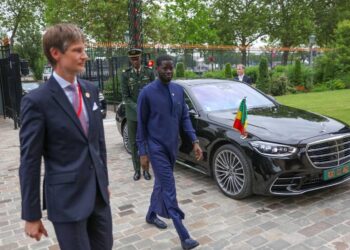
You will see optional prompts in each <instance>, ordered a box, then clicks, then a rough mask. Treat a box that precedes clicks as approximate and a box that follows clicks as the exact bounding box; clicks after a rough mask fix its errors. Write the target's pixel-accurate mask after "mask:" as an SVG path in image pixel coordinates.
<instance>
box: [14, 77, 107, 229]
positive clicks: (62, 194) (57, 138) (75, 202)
mask: <svg viewBox="0 0 350 250" xmlns="http://www.w3.org/2000/svg"><path fill="white" fill-rule="evenodd" d="M78 82H79V84H80V86H81V90H82V96H83V101H84V103H85V106H86V110H87V113H88V116H89V132H88V136H86V135H85V133H84V132H83V129H82V126H81V124H80V121H79V119H78V117H77V115H76V113H75V111H74V109H73V106H72V105H71V103H70V101H69V99H68V98H67V96H66V95H65V93H64V90H63V89H62V88H61V87H60V86H59V84H58V83H57V81H56V80H55V78H54V77H52V76H51V78H50V79H49V80H48V82H46V83H45V84H43V85H42V86H40V87H39V88H38V89H36V90H33V91H32V92H30V93H29V94H27V95H26V96H24V98H23V99H22V103H21V123H22V124H21V130H20V144H21V163H20V168H19V176H20V186H21V194H22V219H24V220H27V221H33V220H38V219H40V218H41V216H42V213H41V207H40V172H41V159H42V156H43V158H44V165H45V171H44V206H45V205H46V208H47V212H48V219H49V220H51V221H52V222H73V221H79V220H82V219H85V218H87V217H88V216H89V215H90V214H91V212H92V210H93V208H94V205H95V197H96V191H97V187H98V188H99V189H100V190H101V194H102V197H103V199H104V201H105V202H106V203H107V204H108V203H109V198H108V190H107V187H108V174H107V165H106V146H105V139H104V130H103V123H102V117H101V112H100V109H99V108H98V105H99V99H98V89H97V88H96V87H95V86H93V85H92V84H91V83H89V82H87V81H84V80H81V79H78Z"/></svg>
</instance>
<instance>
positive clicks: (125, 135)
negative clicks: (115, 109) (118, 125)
mask: <svg viewBox="0 0 350 250" xmlns="http://www.w3.org/2000/svg"><path fill="white" fill-rule="evenodd" d="M123 144H124V148H125V150H126V152H128V153H129V154H131V150H130V144H129V133H128V124H127V122H125V124H124V126H123Z"/></svg>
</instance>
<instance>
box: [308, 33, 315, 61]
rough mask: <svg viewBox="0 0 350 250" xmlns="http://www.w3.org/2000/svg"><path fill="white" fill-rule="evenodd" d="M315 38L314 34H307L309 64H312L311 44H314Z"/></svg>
mask: <svg viewBox="0 0 350 250" xmlns="http://www.w3.org/2000/svg"><path fill="white" fill-rule="evenodd" d="M315 40H316V36H315V35H313V34H312V35H310V36H309V48H310V62H309V65H310V66H312V59H313V58H312V57H313V53H312V46H313V45H314V44H315Z"/></svg>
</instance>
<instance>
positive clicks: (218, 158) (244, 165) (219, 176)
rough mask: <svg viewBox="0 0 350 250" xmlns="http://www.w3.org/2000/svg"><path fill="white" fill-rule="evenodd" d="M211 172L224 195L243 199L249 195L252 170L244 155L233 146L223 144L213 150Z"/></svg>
mask: <svg viewBox="0 0 350 250" xmlns="http://www.w3.org/2000/svg"><path fill="white" fill-rule="evenodd" d="M213 174H214V179H215V181H216V184H217V185H218V187H219V188H220V190H221V191H222V192H223V193H224V194H225V195H226V196H228V197H230V198H233V199H243V198H246V197H248V196H249V195H251V189H252V187H251V186H252V170H251V167H250V165H249V162H248V161H247V159H246V157H245V156H244V155H243V153H242V152H241V151H240V150H239V149H238V148H236V147H235V146H233V145H229V144H228V145H224V146H221V147H220V148H219V149H218V150H217V151H216V152H215V155H214V158H213Z"/></svg>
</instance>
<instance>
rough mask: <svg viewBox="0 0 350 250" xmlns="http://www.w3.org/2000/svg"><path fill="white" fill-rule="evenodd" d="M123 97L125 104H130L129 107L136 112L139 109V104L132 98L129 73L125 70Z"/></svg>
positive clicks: (123, 75)
mask: <svg viewBox="0 0 350 250" xmlns="http://www.w3.org/2000/svg"><path fill="white" fill-rule="evenodd" d="M121 87H122V98H123V100H124V102H125V105H127V106H128V108H130V109H132V110H134V111H135V112H136V110H137V104H136V103H135V102H134V101H133V100H132V98H131V95H130V89H129V85H128V73H127V72H124V73H123V74H122V85H121Z"/></svg>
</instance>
